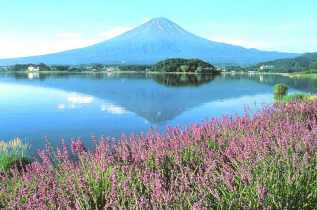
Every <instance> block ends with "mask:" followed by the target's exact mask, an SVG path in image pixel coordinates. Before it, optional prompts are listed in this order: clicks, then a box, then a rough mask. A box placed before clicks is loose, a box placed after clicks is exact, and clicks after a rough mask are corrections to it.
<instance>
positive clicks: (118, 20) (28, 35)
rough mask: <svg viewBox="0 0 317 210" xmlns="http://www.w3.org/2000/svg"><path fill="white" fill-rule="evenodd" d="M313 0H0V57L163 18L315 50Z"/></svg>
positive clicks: (241, 40)
mask: <svg viewBox="0 0 317 210" xmlns="http://www.w3.org/2000/svg"><path fill="white" fill-rule="evenodd" d="M316 8H317V0H196V1H192V0H190V1H189V0H85V1H84V0H16V1H14V0H0V58H13V57H22V56H31V55H41V54H47V53H53V52H59V51H63V50H68V49H74V48H79V47H84V46H88V45H91V44H95V43H98V42H101V41H103V40H106V39H109V38H111V37H114V36H115V35H118V34H120V33H122V32H124V31H126V30H129V29H132V28H133V27H136V26H138V25H141V24H142V23H144V22H145V21H146V20H148V19H151V18H154V17H166V18H168V19H169V20H171V21H173V22H175V23H177V24H178V25H180V26H181V27H183V28H184V29H186V30H188V31H189V32H191V33H194V34H196V35H199V36H201V37H204V38H207V39H210V40H213V41H219V42H225V43H230V44H235V45H240V46H244V47H247V48H257V49H260V50H268V51H281V52H296V53H303V52H316V51H317V25H316V24H317V10H316Z"/></svg>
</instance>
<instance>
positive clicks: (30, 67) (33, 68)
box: [28, 66, 40, 71]
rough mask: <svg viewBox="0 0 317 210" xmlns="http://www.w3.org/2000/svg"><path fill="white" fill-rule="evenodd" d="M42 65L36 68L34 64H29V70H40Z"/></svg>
mask: <svg viewBox="0 0 317 210" xmlns="http://www.w3.org/2000/svg"><path fill="white" fill-rule="evenodd" d="M39 70H40V67H39V66H38V67H37V68H35V67H34V66H29V67H28V71H39Z"/></svg>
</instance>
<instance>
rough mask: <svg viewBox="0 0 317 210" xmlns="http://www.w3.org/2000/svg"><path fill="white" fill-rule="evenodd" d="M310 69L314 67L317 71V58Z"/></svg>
mask: <svg viewBox="0 0 317 210" xmlns="http://www.w3.org/2000/svg"><path fill="white" fill-rule="evenodd" d="M309 69H314V70H316V72H317V60H316V61H315V62H314V63H312V64H311V65H310V66H309Z"/></svg>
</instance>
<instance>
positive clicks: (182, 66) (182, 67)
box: [180, 65, 189, 72]
mask: <svg viewBox="0 0 317 210" xmlns="http://www.w3.org/2000/svg"><path fill="white" fill-rule="evenodd" d="M180 68H181V70H182V72H188V69H189V66H187V65H181V67H180Z"/></svg>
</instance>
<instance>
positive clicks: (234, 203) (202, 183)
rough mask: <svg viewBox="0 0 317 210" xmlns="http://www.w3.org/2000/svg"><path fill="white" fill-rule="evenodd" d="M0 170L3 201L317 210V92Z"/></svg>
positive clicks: (58, 151)
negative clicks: (308, 98)
mask: <svg viewBox="0 0 317 210" xmlns="http://www.w3.org/2000/svg"><path fill="white" fill-rule="evenodd" d="M92 140H93V142H94V143H95V145H96V146H95V149H94V150H91V151H89V150H87V149H85V147H84V144H83V141H82V139H81V138H79V139H78V141H75V140H72V142H71V144H70V146H68V145H66V143H65V140H62V145H63V146H62V147H61V148H54V147H53V146H52V145H51V144H50V141H49V139H48V137H47V142H48V145H47V148H46V149H45V150H43V151H39V156H40V158H41V160H38V161H35V162H33V163H31V164H29V165H28V166H26V168H25V170H22V171H18V170H10V171H9V172H6V171H4V172H1V173H0V185H1V187H0V208H1V209H23V208H26V209H108V208H118V209H211V208H215V209H230V208H232V209H316V208H317V182H316V180H317V155H316V154H317V100H312V101H298V100H296V101H290V102H289V103H288V104H287V105H286V104H285V103H279V104H277V106H276V107H267V108H263V109H262V110H258V111H257V112H256V113H252V112H251V111H250V110H249V109H248V108H247V107H246V114H245V115H244V116H235V118H234V119H233V118H232V117H231V116H227V115H224V116H223V118H222V119H217V118H216V119H215V118H211V119H208V120H207V121H205V122H204V121H202V122H201V123H195V124H193V123H191V124H189V125H185V126H184V128H181V126H177V127H174V128H172V127H170V126H168V127H167V129H166V131H165V132H163V133H161V132H159V131H157V130H155V129H150V130H149V132H148V133H141V134H140V135H136V134H134V133H132V134H131V135H130V137H127V136H126V135H124V134H123V135H122V138H121V140H118V141H117V140H115V139H110V138H104V137H102V138H101V139H99V140H96V139H95V137H94V136H93V137H92Z"/></svg>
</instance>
